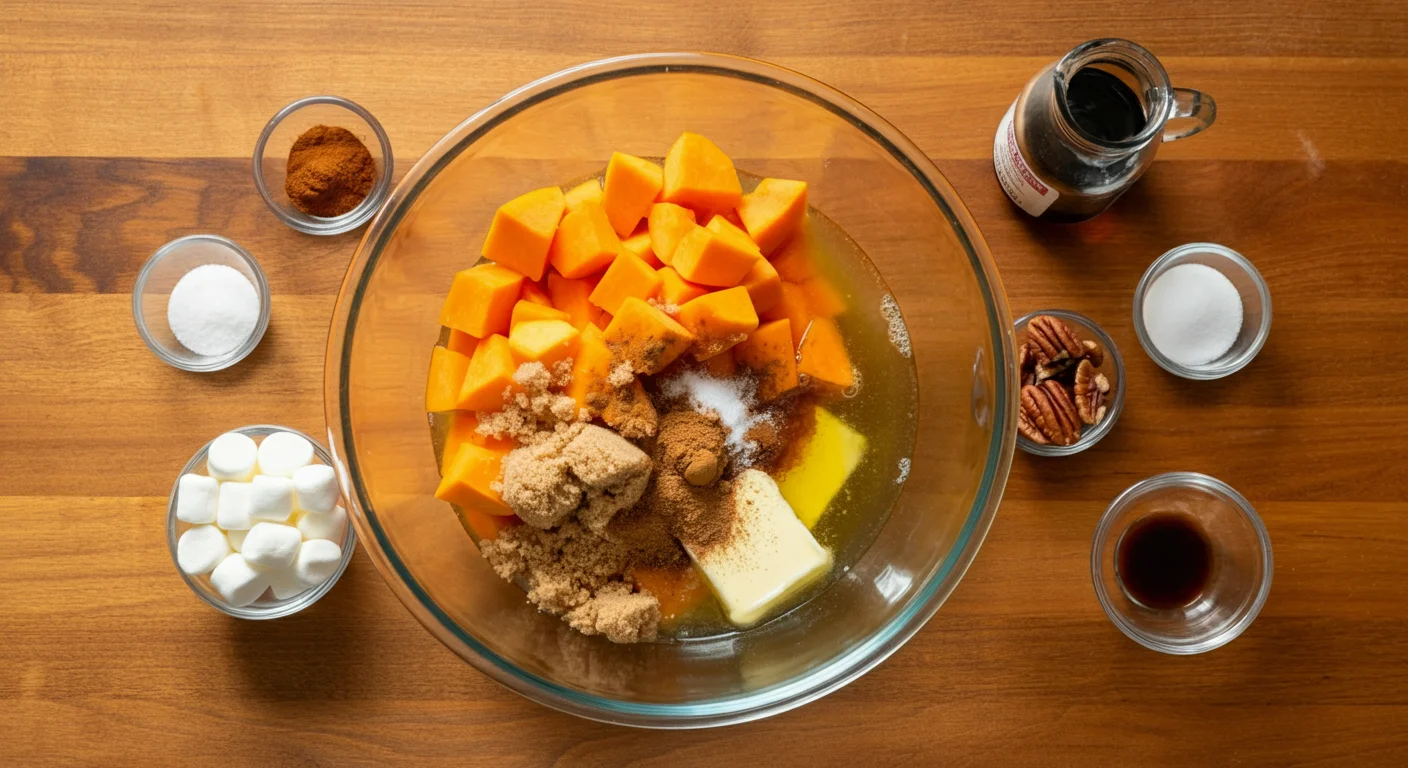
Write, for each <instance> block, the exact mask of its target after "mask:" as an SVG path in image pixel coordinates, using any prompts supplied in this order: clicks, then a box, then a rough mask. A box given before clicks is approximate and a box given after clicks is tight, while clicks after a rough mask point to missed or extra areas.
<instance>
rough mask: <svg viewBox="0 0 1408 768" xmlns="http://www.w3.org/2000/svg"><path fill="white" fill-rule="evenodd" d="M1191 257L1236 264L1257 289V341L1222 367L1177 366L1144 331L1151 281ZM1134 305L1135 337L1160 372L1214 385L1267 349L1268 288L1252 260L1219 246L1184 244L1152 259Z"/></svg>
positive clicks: (1136, 294)
mask: <svg viewBox="0 0 1408 768" xmlns="http://www.w3.org/2000/svg"><path fill="white" fill-rule="evenodd" d="M1192 253H1213V254H1217V255H1218V256H1222V257H1223V258H1226V259H1227V260H1228V261H1231V262H1232V263H1233V264H1236V265H1237V268H1238V269H1240V270H1242V272H1243V273H1245V274H1246V275H1247V277H1248V278H1250V279H1251V281H1252V285H1253V286H1255V287H1256V292H1257V295H1258V296H1259V297H1260V299H1261V327H1260V328H1258V329H1257V334H1256V338H1255V339H1253V340H1252V343H1251V345H1250V346H1248V347H1247V348H1246V350H1244V351H1243V352H1242V354H1240V355H1237V356H1236V357H1234V358H1232V359H1231V360H1229V361H1227V362H1225V363H1223V364H1221V365H1212V364H1208V365H1196V366H1188V365H1182V364H1180V363H1176V362H1174V361H1173V360H1170V359H1168V358H1167V357H1165V356H1164V354H1163V353H1162V352H1160V351H1159V349H1158V347H1156V346H1154V342H1153V340H1152V339H1150V338H1149V330H1148V329H1147V328H1145V327H1144V297H1145V295H1146V294H1147V293H1148V292H1149V288H1150V286H1152V285H1153V284H1154V280H1155V279H1156V278H1158V276H1159V275H1161V274H1163V273H1164V272H1166V271H1168V270H1169V269H1171V268H1172V266H1173V263H1174V262H1176V261H1178V260H1180V259H1182V258H1183V257H1184V256H1187V255H1189V254H1192ZM1218 271H1219V272H1220V271H1221V270H1218ZM1133 305H1134V307H1133V312H1134V335H1135V336H1137V337H1139V346H1141V347H1143V348H1144V353H1145V354H1147V355H1148V356H1149V359H1151V360H1153V361H1154V362H1155V363H1156V364H1157V365H1158V366H1159V367H1160V368H1162V369H1164V370H1165V371H1168V372H1169V373H1171V374H1173V375H1174V376H1178V377H1180V378H1184V379H1191V380H1194V381H1213V380H1215V379H1221V378H1223V377H1226V376H1231V375H1232V374H1234V373H1236V372H1237V371H1240V370H1242V369H1243V368H1245V367H1247V365H1248V364H1249V363H1251V361H1252V360H1254V359H1256V356H1257V355H1258V354H1260V353H1261V348H1262V347H1263V346H1265V345H1266V339H1267V337H1269V336H1270V335H1271V289H1270V287H1269V286H1267V284H1266V279H1265V278H1263V277H1262V276H1261V272H1260V271H1258V270H1257V268H1256V265H1254V264H1252V262H1251V259H1248V258H1247V257H1246V256H1243V255H1242V254H1240V253H1238V252H1236V251H1234V250H1232V249H1231V248H1228V247H1227V246H1225V245H1219V244H1218V243H1202V242H1199V243H1186V244H1184V245H1180V246H1178V247H1177V248H1171V249H1169V250H1168V251H1165V252H1164V253H1163V255H1161V256H1159V258H1157V259H1154V263H1152V264H1150V265H1149V268H1148V269H1146V270H1144V274H1143V276H1142V277H1140V278H1139V284H1138V285H1137V286H1135V288H1134V301H1133Z"/></svg>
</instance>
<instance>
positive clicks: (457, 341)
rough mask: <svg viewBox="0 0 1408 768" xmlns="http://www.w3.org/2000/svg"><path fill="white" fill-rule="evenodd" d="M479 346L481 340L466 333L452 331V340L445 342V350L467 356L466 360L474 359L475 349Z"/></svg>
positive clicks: (452, 329)
mask: <svg viewBox="0 0 1408 768" xmlns="http://www.w3.org/2000/svg"><path fill="white" fill-rule="evenodd" d="M478 346H479V339H476V338H474V337H473V336H470V335H469V334H467V333H465V332H464V331H457V330H455V329H454V328H451V329H450V338H449V339H448V340H446V341H445V348H446V349H448V350H450V351H451V352H458V353H460V354H461V355H464V356H465V359H466V360H467V359H469V358H471V357H474V349H475V347H478Z"/></svg>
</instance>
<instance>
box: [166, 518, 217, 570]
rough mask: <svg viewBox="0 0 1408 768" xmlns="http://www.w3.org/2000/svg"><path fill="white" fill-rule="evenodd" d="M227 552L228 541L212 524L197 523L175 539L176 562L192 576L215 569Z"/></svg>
mask: <svg viewBox="0 0 1408 768" xmlns="http://www.w3.org/2000/svg"><path fill="white" fill-rule="evenodd" d="M228 554H230V542H228V541H226V540H225V534H223V533H221V532H220V529H219V528H216V527H215V526H213V525H197V526H195V527H194V528H191V529H190V530H188V531H186V532H185V533H183V534H181V538H180V539H177V540H176V564H177V565H179V566H181V570H183V571H185V572H186V573H189V574H191V575H192V576H196V575H199V574H202V573H210V572H211V571H213V570H215V566H217V565H219V564H220V562H221V561H222V560H224V559H225V556H226V555H228Z"/></svg>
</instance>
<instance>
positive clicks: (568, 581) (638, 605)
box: [480, 520, 660, 643]
mask: <svg viewBox="0 0 1408 768" xmlns="http://www.w3.org/2000/svg"><path fill="white" fill-rule="evenodd" d="M480 551H481V552H482V553H483V554H484V559H485V560H487V561H488V562H489V565H490V566H492V567H493V569H494V572H495V573H497V574H498V575H499V577H500V578H503V579H505V580H508V581H516V582H519V583H522V584H523V585H524V586H525V587H526V588H527V591H528V599H529V600H531V601H532V602H533V603H534V604H536V605H537V606H538V607H539V608H540V609H542V610H544V611H547V612H548V613H552V614H555V615H559V616H562V618H563V620H564V621H566V622H567V623H568V624H569V625H570V626H571V627H572V628H573V629H576V630H577V631H579V632H581V633H582V634H584V635H605V636H606V638H607V639H608V640H611V641H612V642H616V643H635V642H641V641H647V640H654V639H655V637H656V635H657V634H658V632H659V627H660V601H659V600H657V599H656V598H655V596H654V595H651V594H650V593H649V592H633V591H632V589H631V587H630V586H629V585H628V584H626V583H625V582H624V581H622V580H621V579H620V575H621V573H623V572H624V571H625V569H626V565H627V563H628V559H627V551H626V549H625V548H624V547H621V546H619V545H617V544H615V543H613V542H611V541H608V540H607V539H605V538H603V537H601V536H599V535H597V534H595V533H593V532H592V531H591V530H589V529H587V528H586V527H584V526H582V525H581V524H579V523H577V522H576V521H575V520H568V521H567V522H565V523H563V524H562V525H561V526H558V527H557V528H554V529H552V530H543V529H540V528H535V527H533V526H531V525H520V526H516V527H513V528H510V529H508V530H505V531H503V532H502V533H501V534H499V537H498V538H496V539H493V540H491V541H485V542H483V543H482V544H481V545H480Z"/></svg>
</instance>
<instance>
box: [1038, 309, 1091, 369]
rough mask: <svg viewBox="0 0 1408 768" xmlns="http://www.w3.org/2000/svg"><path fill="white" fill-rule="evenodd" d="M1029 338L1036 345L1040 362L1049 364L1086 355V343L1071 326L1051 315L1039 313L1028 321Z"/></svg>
mask: <svg viewBox="0 0 1408 768" xmlns="http://www.w3.org/2000/svg"><path fill="white" fill-rule="evenodd" d="M1027 340H1028V341H1029V342H1031V343H1032V344H1033V346H1034V351H1035V352H1036V353H1037V358H1036V360H1037V362H1038V363H1042V364H1047V365H1049V364H1051V363H1054V362H1058V361H1061V360H1066V359H1068V358H1081V357H1085V355H1086V347H1085V343H1084V342H1082V341H1081V339H1080V337H1079V336H1077V335H1076V332H1075V331H1074V330H1072V329H1071V326H1069V325H1067V324H1066V322H1065V321H1064V320H1061V319H1060V318H1058V317H1052V316H1051V315H1038V316H1037V317H1034V318H1032V321H1031V322H1030V323H1027Z"/></svg>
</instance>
